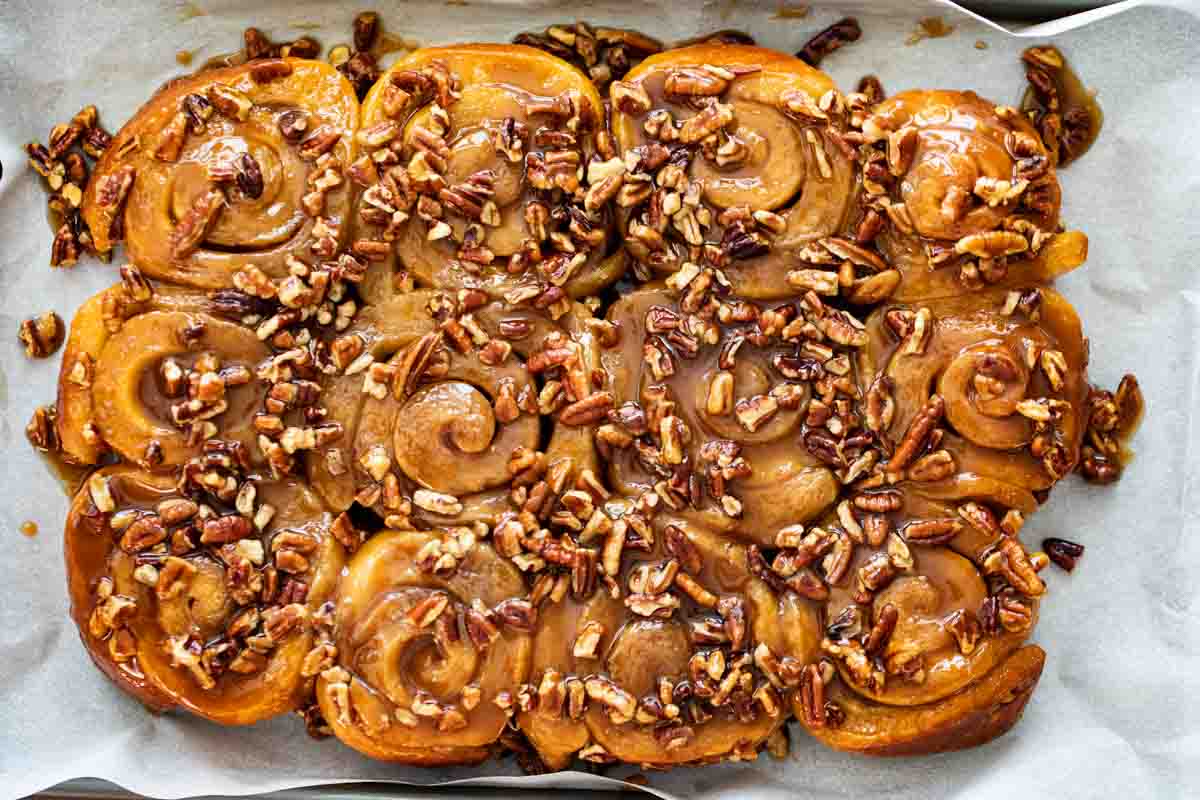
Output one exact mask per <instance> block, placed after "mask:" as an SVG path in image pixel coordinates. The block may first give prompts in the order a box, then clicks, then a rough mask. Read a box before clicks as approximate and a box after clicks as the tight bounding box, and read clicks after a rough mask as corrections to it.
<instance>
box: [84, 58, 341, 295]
mask: <svg viewBox="0 0 1200 800" xmlns="http://www.w3.org/2000/svg"><path fill="white" fill-rule="evenodd" d="M358 113H359V109H358V99H357V98H356V97H355V95H354V90H353V88H351V86H350V84H349V83H348V82H347V81H346V79H345V78H343V77H342V75H341V74H339V73H338V72H337V70H335V69H334V68H333V67H331V66H329V65H328V64H323V63H321V62H318V61H309V60H301V59H295V58H281V59H266V60H259V61H255V62H253V63H250V64H246V65H243V66H240V67H230V68H226V69H215V70H207V71H204V72H201V73H199V74H197V75H194V76H192V77H189V78H183V79H180V80H178V81H174V82H172V83H170V84H169V85H168V86H166V87H164V88H163V89H162V90H161V91H160V92H159V93H158V94H156V95H155V96H154V97H153V98H152V99H151V100H150V101H149V102H148V103H147V104H146V105H145V106H144V107H143V108H142V109H141V110H140V111H139V112H138V113H137V114H136V115H135V116H134V117H133V119H131V120H130V121H129V122H128V123H126V125H125V126H124V127H123V128H122V129H121V131H120V132H119V133H118V134H117V135H116V136H115V137H114V138H113V141H112V144H111V145H110V146H109V147H108V148H107V150H106V151H105V154H104V157H103V158H102V159H101V160H100V162H99V164H97V166H96V172H95V174H94V175H93V177H92V180H91V181H90V182H89V184H88V189H87V192H86V195H85V197H84V201H83V218H84V220H85V221H86V222H87V225H88V227H89V228H90V230H91V232H92V237H93V239H94V243H95V248H96V250H97V251H99V252H101V253H104V252H108V251H110V250H111V249H112V248H113V245H114V244H115V243H117V242H118V241H124V242H125V246H126V248H127V250H128V252H129V258H130V259H131V260H132V261H133V262H134V263H135V264H137V265H138V267H140V268H141V269H142V271H143V272H145V273H146V274H147V275H148V276H150V277H152V278H157V279H161V280H165V281H168V282H171V283H177V284H183V285H186V286H193V287H198V288H204V289H219V288H223V287H227V286H229V285H231V283H232V278H233V274H234V273H235V272H237V271H239V270H242V269H247V268H250V267H257V268H258V269H260V270H261V271H262V272H264V273H265V274H267V275H268V276H270V277H276V278H280V277H285V276H287V274H288V267H289V259H292V258H311V257H312V256H313V255H314V254H315V255H316V256H319V257H324V258H329V257H332V256H333V255H334V254H335V253H336V252H337V250H338V249H339V247H340V244H341V242H342V239H343V227H344V223H345V221H346V218H347V213H348V211H349V208H350V191H349V186H348V183H347V181H346V180H345V178H344V177H343V169H344V168H345V167H347V166H348V165H349V164H350V163H351V162H352V161H353V160H354V155H355V152H356V148H357V145H356V143H355V133H356V131H357V130H358Z"/></svg>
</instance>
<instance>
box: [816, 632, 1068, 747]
mask: <svg viewBox="0 0 1200 800" xmlns="http://www.w3.org/2000/svg"><path fill="white" fill-rule="evenodd" d="M1045 661H1046V653H1045V651H1044V650H1042V648H1040V647H1038V646H1036V645H1028V646H1026V647H1023V648H1021V649H1019V650H1017V651H1015V652H1014V653H1012V654H1011V655H1010V656H1009V657H1008V658H1007V659H1005V660H1004V661H1003V662H1001V663H1000V664H999V665H998V666H997V667H996V668H995V669H993V670H992V671H991V672H989V673H988V674H987V675H986V676H984V677H983V678H981V679H980V680H979V681H978V682H976V683H973V684H971V685H970V686H968V687H967V688H966V689H964V690H963V691H961V692H959V693H958V694H955V695H952V696H950V697H948V698H946V699H944V700H942V701H940V702H937V703H934V704H931V705H927V706H915V707H894V706H881V705H877V704H874V703H870V702H869V701H866V700H863V699H861V698H859V697H857V696H856V695H854V694H852V693H850V692H846V691H845V690H844V689H842V688H840V687H839V688H837V689H835V690H834V691H833V692H832V694H831V698H832V700H833V702H835V703H837V704H838V705H839V706H840V707H841V709H842V711H843V712H844V713H845V717H846V718H845V721H844V722H842V723H841V724H840V725H837V726H836V727H834V726H828V725H827V726H823V727H808V732H809V733H811V734H812V735H813V736H814V737H815V738H816V739H817V740H818V741H819V742H821V743H822V744H824V745H826V746H828V747H832V748H833V749H835V750H845V751H848V752H853V753H860V754H862V755H871V756H917V755H928V754H930V753H943V752H947V751H951V750H963V749H966V748H968V747H976V746H978V745H981V744H984V743H985V742H990V741H991V740H992V739H995V738H996V737H998V736H1002V735H1003V734H1005V733H1007V732H1008V731H1009V730H1011V729H1012V727H1013V726H1014V725H1016V724H1017V721H1018V720H1019V719H1020V718H1021V712H1022V711H1024V710H1025V704H1026V703H1028V702H1029V698H1030V697H1032V696H1033V690H1034V688H1035V687H1036V686H1037V682H1038V678H1040V677H1041V674H1042V666H1043V665H1044V664H1045ZM800 718H801V719H803V717H800Z"/></svg>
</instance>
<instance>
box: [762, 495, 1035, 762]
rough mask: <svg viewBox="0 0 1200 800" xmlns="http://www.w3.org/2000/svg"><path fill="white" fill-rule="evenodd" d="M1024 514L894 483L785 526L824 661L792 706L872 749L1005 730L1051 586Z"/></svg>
mask: <svg viewBox="0 0 1200 800" xmlns="http://www.w3.org/2000/svg"><path fill="white" fill-rule="evenodd" d="M1022 522H1023V518H1022V516H1021V514H1020V513H1019V512H1017V511H1010V512H1009V513H1007V514H1006V515H1005V516H1004V517H1003V518H1002V519H997V517H996V515H995V514H994V513H993V512H992V510H991V509H990V508H989V507H988V506H987V505H985V504H983V503H980V502H975V501H965V502H962V503H959V504H958V505H957V506H956V505H954V504H947V503H943V502H940V501H931V500H926V499H924V498H922V497H920V496H919V495H915V494H908V493H905V492H901V491H898V490H895V489H882V490H872V491H867V492H863V493H859V494H856V495H854V496H853V497H851V498H850V499H847V500H843V501H842V502H841V503H840V504H839V507H838V509H837V512H836V513H835V514H831V515H830V516H829V518H827V519H826V520H824V521H823V522H822V524H821V525H820V526H814V527H812V528H811V529H809V530H802V529H798V528H797V529H792V530H787V531H781V532H780V540H779V541H778V542H777V544H779V545H781V549H780V550H779V552H778V554H777V555H776V558H775V561H774V563H773V565H772V566H773V567H774V568H775V571H776V572H777V573H778V572H780V571H782V572H787V571H790V570H792V569H806V568H812V567H810V566H808V565H812V566H815V567H816V568H818V569H819V570H820V571H821V573H822V574H823V576H824V579H825V582H826V583H827V584H828V592H827V596H826V597H825V598H823V607H822V610H821V615H822V620H823V625H824V638H823V639H822V641H821V651H822V654H823V655H824V656H825V658H824V660H822V661H821V662H819V663H817V664H813V665H809V666H808V667H807V668H806V669H805V673H804V675H803V677H802V679H801V681H800V686H799V689H798V691H797V692H796V693H795V694H794V695H793V697H792V702H793V706H794V710H795V714H796V718H797V719H798V720H799V721H800V722H801V724H803V725H804V726H805V727H806V728H807V729H808V730H809V731H810V732H811V733H813V734H814V735H815V736H816V737H817V738H818V739H820V740H821V741H823V742H825V743H826V744H828V745H830V746H832V747H836V748H838V749H843V750H852V751H858V752H865V753H870V754H875V755H903V754H905V753H916V752H920V753H927V752H937V751H941V750H957V749H961V748H963V747H969V746H972V745H976V744H980V743H982V742H985V741H988V740H989V739H992V738H994V737H996V736H998V735H1000V734H1002V733H1004V732H1005V731H1007V730H1008V729H1009V727H1011V726H1012V725H1013V724H1014V723H1015V722H1016V720H1017V718H1018V717H1019V715H1020V712H1021V709H1022V708H1023V706H1024V704H1025V701H1026V700H1028V698H1029V695H1030V693H1031V692H1032V690H1033V686H1034V684H1036V682H1037V679H1038V677H1039V675H1040V674H1041V669H1042V663H1043V661H1044V658H1045V654H1044V653H1043V652H1042V650H1041V649H1040V648H1038V647H1036V646H1032V645H1031V646H1028V647H1022V643H1023V641H1024V640H1025V639H1026V638H1027V637H1028V636H1029V634H1030V633H1031V631H1032V629H1033V626H1034V624H1035V623H1036V621H1037V604H1038V599H1039V598H1040V597H1041V595H1042V594H1043V593H1044V592H1045V589H1046V587H1045V584H1044V583H1043V582H1042V580H1041V578H1040V577H1038V574H1037V572H1038V570H1039V569H1041V568H1042V567H1044V566H1045V565H1046V563H1047V560H1046V558H1045V557H1044V556H1041V555H1039V556H1037V557H1031V556H1030V555H1029V554H1028V553H1027V552H1026V551H1025V548H1024V547H1023V545H1022V544H1021V542H1020V539H1018V538H1017V537H1018V533H1019V532H1020V528H1021V524H1022Z"/></svg>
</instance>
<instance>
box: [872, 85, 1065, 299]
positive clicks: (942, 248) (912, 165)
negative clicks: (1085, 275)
mask: <svg viewBox="0 0 1200 800" xmlns="http://www.w3.org/2000/svg"><path fill="white" fill-rule="evenodd" d="M860 114H861V119H862V136H863V139H864V140H865V142H866V144H865V145H864V146H863V148H862V153H861V154H860V158H861V159H862V160H863V161H864V165H863V177H862V184H863V190H864V200H865V203H864V208H865V209H866V211H865V213H866V214H873V215H875V217H876V219H877V220H879V222H881V223H883V222H884V220H886V224H882V226H881V227H879V226H871V227H872V228H873V229H874V230H875V231H876V232H877V238H876V239H875V243H876V244H877V245H878V247H879V249H880V251H881V252H882V254H883V256H884V259H885V260H886V261H887V263H888V264H890V265H891V267H892V268H894V269H897V270H899V272H900V275H901V278H900V282H899V285H898V286H897V287H896V290H895V293H894V294H893V295H892V296H893V297H894V298H895V299H897V300H901V301H916V300H924V299H933V298H937V297H947V296H951V295H956V294H963V293H965V292H970V291H975V290H978V289H980V288H982V287H984V286H988V285H1004V286H1019V285H1026V284H1031V283H1038V282H1045V281H1049V280H1052V279H1053V278H1055V277H1057V276H1059V275H1061V274H1063V273H1065V272H1068V271H1070V270H1071V269H1074V268H1075V267H1078V266H1079V265H1080V264H1082V263H1083V262H1084V260H1085V259H1086V258H1087V237H1086V236H1084V235H1083V234H1082V233H1080V232H1078V231H1071V232H1068V233H1059V232H1058V230H1059V211H1060V206H1061V201H1062V191H1061V188H1060V187H1059V183H1058V177H1057V175H1056V174H1055V169H1054V164H1053V162H1052V159H1051V157H1050V156H1049V154H1048V153H1047V151H1046V147H1045V145H1044V144H1043V142H1042V140H1041V138H1040V137H1039V136H1038V134H1037V131H1036V130H1035V129H1034V128H1033V126H1032V125H1031V124H1030V122H1029V120H1028V119H1026V117H1025V116H1024V115H1023V114H1021V113H1020V112H1019V111H1017V110H1016V109H1015V108H1012V107H1009V106H1000V105H996V104H994V103H992V102H990V101H988V100H985V99H983V98H981V97H980V96H979V95H977V94H975V93H974V92H954V91H925V90H920V91H918V90H914V91H908V92H902V93H900V94H898V95H895V96H894V97H891V98H889V99H887V100H885V101H883V102H882V103H880V104H878V105H876V106H874V107H873V108H871V109H869V111H867V110H864V111H862V112H860ZM872 236H873V237H874V236H876V233H873V234H872Z"/></svg>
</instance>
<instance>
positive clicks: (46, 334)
mask: <svg viewBox="0 0 1200 800" xmlns="http://www.w3.org/2000/svg"><path fill="white" fill-rule="evenodd" d="M65 333H66V327H65V326H64V325H63V321H62V318H61V317H59V316H58V314H56V313H54V312H53V311H47V312H45V313H44V314H39V315H38V316H37V317H34V318H32V319H27V320H25V321H24V322H22V323H21V330H20V331H19V333H18V338H19V339H20V340H21V344H23V345H24V346H25V355H27V356H29V357H30V358H46V357H47V356H50V355H52V354H53V353H54V352H55V351H56V350H58V348H59V347H60V346H61V345H62V343H63V338H64V335H65Z"/></svg>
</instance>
